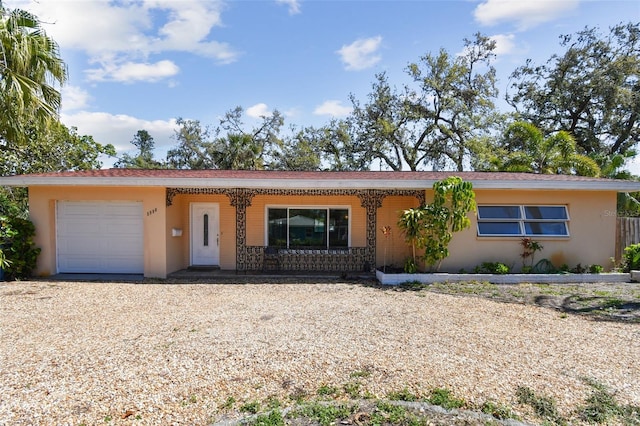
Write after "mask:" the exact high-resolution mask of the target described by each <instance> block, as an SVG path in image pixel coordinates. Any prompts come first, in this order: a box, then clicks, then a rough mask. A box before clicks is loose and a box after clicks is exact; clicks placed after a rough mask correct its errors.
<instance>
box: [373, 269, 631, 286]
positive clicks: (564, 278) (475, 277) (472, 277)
mask: <svg viewBox="0 0 640 426" xmlns="http://www.w3.org/2000/svg"><path fill="white" fill-rule="evenodd" d="M633 272H636V273H637V276H636V278H633V279H634V280H636V279H640V271H633ZM376 279H377V280H378V281H379V282H380V284H383V285H399V284H403V283H409V282H420V283H423V284H432V283H441V282H461V281H482V282H490V283H493V284H518V283H567V284H568V283H600V282H606V283H626V282H630V281H631V280H632V274H627V273H607V274H505V275H497V274H446V273H442V274H441V273H435V274H385V273H384V272H382V271H376Z"/></svg>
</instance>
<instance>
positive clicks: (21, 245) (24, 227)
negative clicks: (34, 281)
mask: <svg viewBox="0 0 640 426" xmlns="http://www.w3.org/2000/svg"><path fill="white" fill-rule="evenodd" d="M35 234H36V228H35V226H34V225H33V223H32V222H31V221H30V220H27V219H22V218H19V217H5V216H3V217H0V244H1V249H2V255H3V256H4V258H5V260H6V261H5V262H4V265H3V268H4V271H5V279H7V280H16V279H24V278H29V277H30V276H31V272H32V271H33V270H34V269H35V267H36V262H37V260H38V255H39V254H40V249H39V248H37V247H36V246H35V243H34V242H33V237H34V235H35Z"/></svg>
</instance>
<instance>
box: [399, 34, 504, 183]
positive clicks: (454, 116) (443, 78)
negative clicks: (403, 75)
mask: <svg viewBox="0 0 640 426" xmlns="http://www.w3.org/2000/svg"><path fill="white" fill-rule="evenodd" d="M495 47H496V43H495V41H493V40H491V39H489V38H488V37H486V36H483V35H481V34H479V33H477V34H475V37H474V39H473V40H469V39H465V40H464V50H463V53H462V54H461V55H458V56H451V55H450V54H449V53H448V52H446V51H445V50H444V49H442V50H440V52H439V54H438V55H437V56H433V55H431V54H427V55H426V56H424V57H422V58H420V62H419V63H412V64H409V67H408V72H409V75H410V76H411V77H412V78H413V80H414V81H415V82H416V83H418V84H419V87H420V90H419V91H418V92H415V93H412V94H411V96H410V97H409V99H410V100H411V102H412V108H411V109H412V111H413V113H414V114H415V115H416V116H417V117H419V118H420V120H421V123H423V124H422V125H421V131H420V133H419V134H418V138H417V140H415V142H414V143H415V144H420V145H426V146H427V147H428V148H427V153H428V157H429V159H430V161H431V162H432V163H433V165H434V166H445V165H446V164H447V163H449V164H453V166H454V167H455V168H456V169H457V170H458V171H462V170H464V168H465V160H466V159H470V158H471V157H473V156H474V155H475V152H476V150H478V149H480V148H479V147H478V145H482V144H483V143H484V142H485V141H486V138H487V137H488V136H489V135H490V134H491V131H492V129H493V128H494V127H495V125H496V124H497V123H498V122H499V119H500V116H499V114H497V113H496V110H495V104H494V99H495V98H496V97H497V95H498V90H497V88H496V71H495V69H494V68H493V66H492V65H491V62H492V60H493V59H494V57H495V54H494V53H493V51H494V50H495Z"/></svg>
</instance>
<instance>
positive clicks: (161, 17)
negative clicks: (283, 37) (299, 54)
mask: <svg viewBox="0 0 640 426" xmlns="http://www.w3.org/2000/svg"><path fill="white" fill-rule="evenodd" d="M7 6H9V7H20V8H23V9H26V10H29V11H31V12H33V13H34V14H35V15H36V16H38V17H39V18H40V19H41V20H42V22H43V23H44V24H43V26H44V28H45V29H46V31H47V32H48V33H49V35H51V36H52V37H53V39H54V40H56V41H57V42H58V44H59V45H60V47H61V48H62V49H75V50H80V51H84V52H86V53H87V54H88V55H89V57H90V62H94V63H95V62H97V63H100V64H102V71H103V75H102V77H101V78H102V79H104V80H118V81H120V80H119V78H122V77H124V76H125V75H126V73H125V74H120V76H119V78H116V77H115V76H109V75H107V73H108V72H109V71H114V72H117V71H122V70H121V66H122V64H126V63H146V62H148V61H147V58H148V57H149V56H150V55H159V54H162V53H163V52H167V51H177V52H189V53H192V54H195V55H200V56H204V57H208V58H211V59H213V60H215V61H216V62H218V63H220V64H228V63H231V62H234V61H235V60H236V59H237V58H238V56H239V52H237V51H235V50H234V49H233V48H232V47H231V46H230V45H229V44H227V43H224V42H221V41H217V40H212V39H211V32H212V30H213V29H214V28H215V27H219V26H221V25H222V20H221V11H222V8H223V3H222V2H221V1H213V0H211V1H210V0H191V1H175V0H141V1H120V2H111V1H95V0H93V1H56V2H54V1H40V2H30V1H20V0H17V1H13V2H11V1H10V2H8V4H7ZM160 62H162V60H161V61H160ZM157 63H158V62H157ZM90 74H91V73H90ZM142 74H144V73H142ZM142 74H141V73H139V72H132V73H130V74H128V75H130V76H131V77H132V78H133V79H134V80H135V79H137V78H139V77H140V76H141V75H142ZM148 75H149V77H150V79H151V81H158V80H159V79H160V77H159V76H158V74H156V73H153V72H152V73H149V74H148Z"/></svg>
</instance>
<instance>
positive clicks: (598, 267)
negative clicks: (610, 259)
mask: <svg viewBox="0 0 640 426" xmlns="http://www.w3.org/2000/svg"><path fill="white" fill-rule="evenodd" d="M602 271H603V268H602V266H601V265H590V266H589V273H591V274H599V273H601V272H602Z"/></svg>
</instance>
